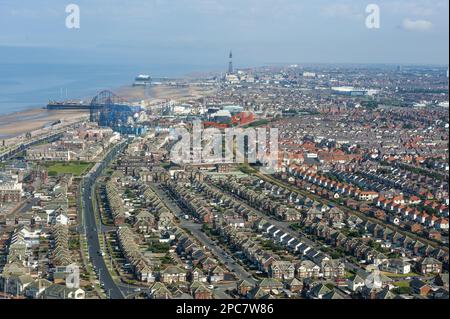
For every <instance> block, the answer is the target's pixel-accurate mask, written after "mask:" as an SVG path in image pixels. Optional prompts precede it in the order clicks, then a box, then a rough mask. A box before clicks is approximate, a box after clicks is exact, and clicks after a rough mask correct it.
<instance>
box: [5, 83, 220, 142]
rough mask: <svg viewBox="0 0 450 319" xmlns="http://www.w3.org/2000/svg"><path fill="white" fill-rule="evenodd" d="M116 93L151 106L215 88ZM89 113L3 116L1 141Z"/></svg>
mask: <svg viewBox="0 0 450 319" xmlns="http://www.w3.org/2000/svg"><path fill="white" fill-rule="evenodd" d="M114 92H115V93H116V94H117V95H119V96H120V97H122V98H124V99H125V100H127V101H130V102H136V101H142V100H145V101H146V102H147V103H149V104H156V103H160V102H163V101H166V100H175V101H179V102H187V101H189V100H191V99H196V98H200V97H202V96H205V95H208V94H210V93H211V92H212V89H211V88H200V87H195V86H189V87H175V86H169V85H164V84H163V85H158V86H153V87H150V88H145V87H131V86H124V87H121V88H118V89H115V90H114ZM88 114H89V112H86V111H76V110H67V111H60V110H58V111H52V110H47V109H44V108H34V109H30V110H26V111H23V112H16V113H11V114H6V115H1V116H0V139H10V138H13V137H17V136H20V135H23V134H26V133H27V132H31V131H36V130H39V129H41V128H43V127H45V126H47V125H49V124H51V123H53V122H55V121H58V120H61V121H62V122H72V121H76V120H78V119H80V118H82V117H86V116H88Z"/></svg>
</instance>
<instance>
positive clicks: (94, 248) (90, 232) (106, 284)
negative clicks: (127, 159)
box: [82, 146, 124, 299]
mask: <svg viewBox="0 0 450 319" xmlns="http://www.w3.org/2000/svg"><path fill="white" fill-rule="evenodd" d="M119 149H120V147H119V146H117V147H116V148H114V149H112V150H111V151H110V152H109V153H108V154H107V155H106V156H105V159H104V160H103V161H102V162H101V163H99V165H96V166H94V168H92V170H91V171H90V172H89V173H88V174H87V175H86V176H85V177H84V178H83V182H82V183H83V184H82V185H83V186H82V207H83V226H84V227H83V232H84V233H85V235H86V238H87V244H88V252H89V259H90V261H91V263H92V265H93V266H94V268H95V269H96V270H97V271H98V275H99V280H100V283H101V284H102V285H103V289H104V290H105V292H106V294H107V295H108V297H109V298H110V299H123V298H124V295H123V293H122V291H121V289H120V288H119V287H118V286H117V284H116V283H115V282H114V280H113V278H112V277H111V274H110V273H109V271H108V267H107V266H106V263H105V260H104V259H103V256H102V254H101V251H102V248H101V246H100V241H99V238H98V235H99V230H98V226H97V223H96V219H95V212H94V207H93V202H92V198H93V188H94V184H95V181H96V180H97V178H98V177H99V176H100V174H101V173H102V171H103V170H104V169H105V168H106V166H107V165H108V163H109V162H110V161H111V160H112V159H113V158H114V157H115V155H116V154H117V152H118V151H119ZM100 227H101V226H100ZM100 231H101V230H100Z"/></svg>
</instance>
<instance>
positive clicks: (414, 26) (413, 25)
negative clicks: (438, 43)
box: [402, 19, 433, 31]
mask: <svg viewBox="0 0 450 319" xmlns="http://www.w3.org/2000/svg"><path fill="white" fill-rule="evenodd" d="M402 28H403V29H404V30H407V31H429V30H431V29H432V28H433V23H432V22H430V21H427V20H411V19H404V20H403V22H402Z"/></svg>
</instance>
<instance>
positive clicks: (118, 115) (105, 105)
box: [90, 90, 141, 134]
mask: <svg viewBox="0 0 450 319" xmlns="http://www.w3.org/2000/svg"><path fill="white" fill-rule="evenodd" d="M140 110H141V108H140V107H139V106H133V105H131V104H130V103H129V102H127V101H126V100H125V99H123V98H121V97H120V96H118V95H116V94H114V93H113V92H111V91H107V90H105V91H101V92H100V93H98V94H97V95H96V96H95V97H94V98H93V99H92V101H91V104H90V121H91V122H96V123H97V124H98V125H99V126H106V127H110V128H112V129H113V130H114V131H117V132H121V133H124V134H131V133H133V132H136V126H135V125H134V124H135V123H134V115H135V114H137V113H139V111H140Z"/></svg>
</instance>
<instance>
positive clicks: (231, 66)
mask: <svg viewBox="0 0 450 319" xmlns="http://www.w3.org/2000/svg"><path fill="white" fill-rule="evenodd" d="M229 58H230V62H229V63H228V74H233V71H234V70H233V52H232V51H230V57H229Z"/></svg>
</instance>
